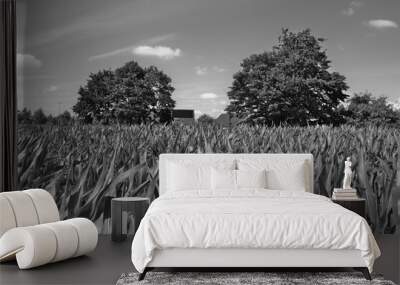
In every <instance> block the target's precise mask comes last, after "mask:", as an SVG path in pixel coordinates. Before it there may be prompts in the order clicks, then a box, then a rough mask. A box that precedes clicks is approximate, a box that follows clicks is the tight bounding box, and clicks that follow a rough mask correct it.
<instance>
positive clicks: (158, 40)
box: [143, 34, 175, 45]
mask: <svg viewBox="0 0 400 285" xmlns="http://www.w3.org/2000/svg"><path fill="white" fill-rule="evenodd" d="M174 38H175V34H165V35H160V36H155V37H152V38H149V39H147V40H144V41H143V43H145V44H146V45H155V44H159V43H161V42H165V41H169V40H172V39H174Z"/></svg>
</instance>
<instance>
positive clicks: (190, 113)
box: [172, 109, 194, 124]
mask: <svg viewBox="0 0 400 285" xmlns="http://www.w3.org/2000/svg"><path fill="white" fill-rule="evenodd" d="M172 119H173V120H174V121H175V122H181V123H184V124H193V123H194V110H190V109H174V110H172Z"/></svg>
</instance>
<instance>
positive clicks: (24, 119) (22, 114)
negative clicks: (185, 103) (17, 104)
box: [17, 108, 32, 124]
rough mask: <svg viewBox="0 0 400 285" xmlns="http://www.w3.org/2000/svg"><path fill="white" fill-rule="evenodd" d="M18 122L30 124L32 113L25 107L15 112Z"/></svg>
mask: <svg viewBox="0 0 400 285" xmlns="http://www.w3.org/2000/svg"><path fill="white" fill-rule="evenodd" d="M17 121H18V124H32V113H31V111H30V110H28V109H27V108H24V109H23V110H22V111H18V113H17Z"/></svg>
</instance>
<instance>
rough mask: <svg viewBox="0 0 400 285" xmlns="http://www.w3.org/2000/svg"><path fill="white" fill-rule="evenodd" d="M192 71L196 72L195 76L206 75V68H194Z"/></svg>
mask: <svg viewBox="0 0 400 285" xmlns="http://www.w3.org/2000/svg"><path fill="white" fill-rule="evenodd" d="M194 70H195V71H196V74H197V75H200V76H201V75H205V74H207V67H201V66H195V67H194Z"/></svg>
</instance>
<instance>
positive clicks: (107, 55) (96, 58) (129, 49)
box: [89, 46, 133, 61]
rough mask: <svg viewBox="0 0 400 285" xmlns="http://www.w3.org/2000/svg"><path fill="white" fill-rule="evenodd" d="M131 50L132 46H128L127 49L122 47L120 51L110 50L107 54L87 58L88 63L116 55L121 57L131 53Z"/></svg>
mask: <svg viewBox="0 0 400 285" xmlns="http://www.w3.org/2000/svg"><path fill="white" fill-rule="evenodd" d="M132 49H133V46H128V47H124V48H120V49H115V50H112V51H109V52H105V53H101V54H97V55H93V56H91V57H89V61H95V60H99V59H105V58H108V57H112V56H116V55H121V54H124V53H129V52H131V51H132Z"/></svg>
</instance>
